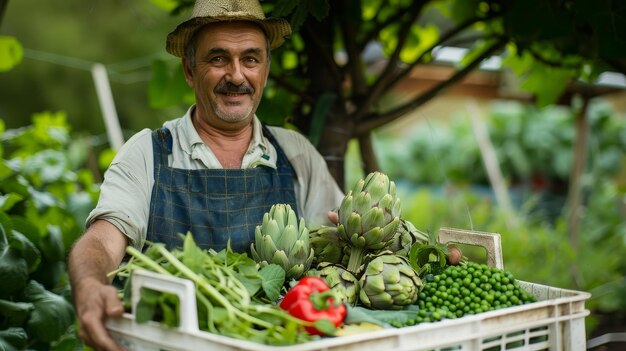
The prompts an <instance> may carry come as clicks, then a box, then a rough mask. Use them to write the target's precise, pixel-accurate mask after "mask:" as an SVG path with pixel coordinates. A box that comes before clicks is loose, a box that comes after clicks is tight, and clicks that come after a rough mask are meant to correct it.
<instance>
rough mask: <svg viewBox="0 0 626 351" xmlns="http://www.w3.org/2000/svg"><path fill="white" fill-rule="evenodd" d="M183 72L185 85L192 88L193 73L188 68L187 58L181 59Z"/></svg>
mask: <svg viewBox="0 0 626 351" xmlns="http://www.w3.org/2000/svg"><path fill="white" fill-rule="evenodd" d="M182 63H183V72H184V73H185V80H186V81H187V85H189V86H190V87H192V88H193V71H192V70H191V69H190V68H189V65H188V64H187V63H188V60H187V57H183V61H182Z"/></svg>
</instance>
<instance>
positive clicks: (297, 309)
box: [280, 276, 348, 335]
mask: <svg viewBox="0 0 626 351" xmlns="http://www.w3.org/2000/svg"><path fill="white" fill-rule="evenodd" d="M335 300H337V297H336V295H335V294H334V292H333V291H332V290H330V288H329V287H328V284H326V282H325V281H324V279H322V278H318V277H312V276H306V277H304V278H302V279H300V281H298V283H297V284H296V285H295V286H294V287H292V288H291V289H289V291H288V292H287V294H286V295H285V298H284V299H283V301H281V303H280V307H281V308H282V309H283V310H286V311H287V312H289V314H291V315H292V316H294V317H296V318H298V319H302V320H304V321H307V322H315V321H317V320H320V319H328V320H329V321H331V322H332V323H333V324H334V325H335V327H338V326H339V325H341V323H342V322H343V320H344V318H345V317H346V313H347V311H348V310H347V308H346V305H344V304H343V303H335ZM305 329H306V331H307V332H308V333H309V334H311V335H323V334H324V333H322V332H321V331H319V330H317V328H315V327H313V326H307V327H305Z"/></svg>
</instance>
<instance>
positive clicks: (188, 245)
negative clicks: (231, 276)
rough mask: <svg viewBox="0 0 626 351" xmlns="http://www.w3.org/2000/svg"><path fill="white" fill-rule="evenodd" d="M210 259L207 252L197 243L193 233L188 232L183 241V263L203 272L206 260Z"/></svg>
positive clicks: (193, 269)
mask: <svg viewBox="0 0 626 351" xmlns="http://www.w3.org/2000/svg"><path fill="white" fill-rule="evenodd" d="M209 259H210V258H209V257H208V256H207V254H206V252H205V251H203V250H202V249H201V248H200V247H199V246H198V245H197V244H196V242H195V241H194V239H193V235H192V234H191V233H190V232H187V234H186V235H185V240H184V242H183V256H182V259H181V261H182V262H183V264H185V266H187V267H189V269H191V270H192V271H194V272H202V271H203V270H204V262H205V260H209Z"/></svg>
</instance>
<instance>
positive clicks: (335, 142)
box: [296, 12, 354, 189]
mask: <svg viewBox="0 0 626 351" xmlns="http://www.w3.org/2000/svg"><path fill="white" fill-rule="evenodd" d="M333 21H334V19H333V16H332V12H331V13H330V14H329V16H327V17H326V18H324V20H322V21H319V22H318V21H317V20H315V19H311V18H310V19H309V20H307V22H306V23H305V24H304V26H303V28H302V29H301V30H300V34H301V35H302V37H303V39H304V42H305V43H306V48H305V50H306V54H307V56H308V57H309V58H316V59H315V61H316V62H318V64H311V65H308V66H307V71H306V72H304V74H305V75H306V76H307V78H308V79H309V81H310V85H309V86H308V87H307V92H308V93H309V94H310V95H311V96H313V97H314V98H315V99H317V97H319V96H320V95H322V94H325V93H334V94H335V95H336V96H337V99H335V102H334V103H333V105H332V107H331V108H330V111H329V113H328V114H329V115H328V117H327V118H326V123H325V124H324V128H323V130H322V133H321V135H320V141H319V143H318V145H317V149H318V151H319V152H320V153H321V154H322V156H323V157H324V159H325V160H326V163H327V164H328V168H329V170H330V172H331V174H332V175H333V177H334V178H335V180H336V181H337V184H339V186H340V187H341V188H342V189H343V187H344V182H345V181H344V159H345V154H346V150H347V149H348V141H349V140H350V138H351V137H352V131H353V130H354V127H353V122H352V121H351V119H350V117H349V114H348V112H347V111H346V108H345V106H346V105H347V104H346V101H345V98H344V96H343V93H342V91H341V90H342V87H343V85H342V84H343V76H342V75H341V73H340V70H339V68H338V67H337V66H336V64H335V62H334V56H333V55H334V48H333V42H334V35H335V32H334V25H333ZM310 110H313V108H311V109H310ZM297 118H298V119H299V121H297V123H296V125H298V123H299V124H307V123H311V116H310V113H305V114H303V115H301V116H298V117H297Z"/></svg>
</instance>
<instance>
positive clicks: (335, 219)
mask: <svg viewBox="0 0 626 351" xmlns="http://www.w3.org/2000/svg"><path fill="white" fill-rule="evenodd" d="M328 220H330V221H331V222H332V223H334V224H339V215H338V214H337V212H335V211H328Z"/></svg>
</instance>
